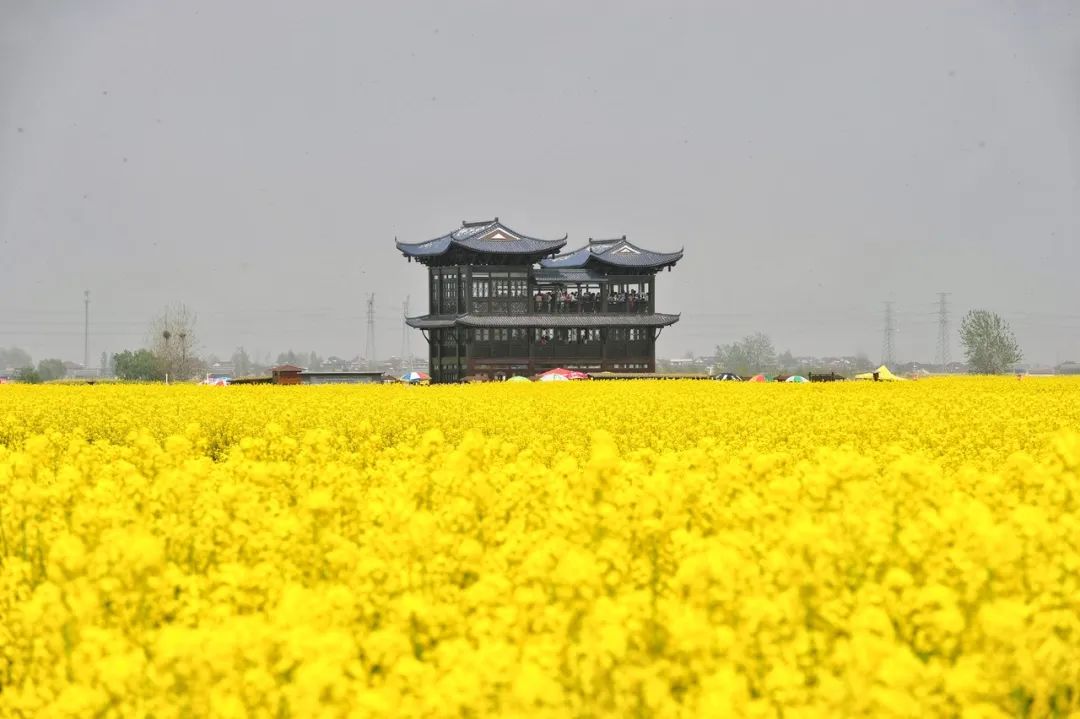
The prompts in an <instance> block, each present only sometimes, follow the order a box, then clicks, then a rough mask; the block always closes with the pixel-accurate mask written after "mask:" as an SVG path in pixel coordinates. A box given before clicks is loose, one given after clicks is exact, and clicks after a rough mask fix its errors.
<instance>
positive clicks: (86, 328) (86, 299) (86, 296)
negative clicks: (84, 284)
mask: <svg viewBox="0 0 1080 719" xmlns="http://www.w3.org/2000/svg"><path fill="white" fill-rule="evenodd" d="M83 305H84V309H85V313H84V315H83V361H82V366H83V369H90V290H83Z"/></svg>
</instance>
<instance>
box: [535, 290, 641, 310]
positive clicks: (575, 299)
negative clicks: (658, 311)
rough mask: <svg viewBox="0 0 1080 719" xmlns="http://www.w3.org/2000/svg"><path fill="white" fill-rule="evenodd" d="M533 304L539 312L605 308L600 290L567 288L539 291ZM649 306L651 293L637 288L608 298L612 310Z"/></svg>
mask: <svg viewBox="0 0 1080 719" xmlns="http://www.w3.org/2000/svg"><path fill="white" fill-rule="evenodd" d="M533 304H534V309H535V310H536V311H537V312H600V311H601V309H602V308H603V302H602V299H601V296H600V293H599V292H597V291H592V290H587V291H584V292H578V291H577V290H574V291H570V290H568V289H566V288H562V289H552V290H548V291H538V292H537V293H536V294H535V295H534V296H533ZM648 308H649V293H648V292H641V293H639V292H638V291H637V290H635V289H632V290H630V291H629V292H627V291H619V292H613V293H611V294H610V295H609V296H608V300H607V309H608V311H610V312H647V311H648Z"/></svg>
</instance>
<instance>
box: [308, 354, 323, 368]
mask: <svg viewBox="0 0 1080 719" xmlns="http://www.w3.org/2000/svg"><path fill="white" fill-rule="evenodd" d="M322 364H323V361H322V358H321V357H319V355H317V354H315V352H314V351H312V352H311V354H310V355H308V361H307V368H308V369H309V370H314V371H316V372H318V371H319V370H321V369H322V368H323V367H322Z"/></svg>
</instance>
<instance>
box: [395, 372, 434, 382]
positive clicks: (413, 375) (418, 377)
mask: <svg viewBox="0 0 1080 719" xmlns="http://www.w3.org/2000/svg"><path fill="white" fill-rule="evenodd" d="M430 379H431V375H429V374H428V373H427V372H409V373H407V374H404V375H402V376H401V381H402V382H427V381H429V380H430Z"/></svg>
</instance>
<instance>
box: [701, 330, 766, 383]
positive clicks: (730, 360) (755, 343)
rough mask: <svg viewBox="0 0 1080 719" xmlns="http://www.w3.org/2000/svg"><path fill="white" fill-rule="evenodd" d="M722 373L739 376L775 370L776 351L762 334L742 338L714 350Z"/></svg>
mask: <svg viewBox="0 0 1080 719" xmlns="http://www.w3.org/2000/svg"><path fill="white" fill-rule="evenodd" d="M716 356H717V360H718V361H719V363H720V366H721V368H722V369H723V371H726V372H735V373H737V374H741V375H747V374H754V373H757V372H768V371H770V370H773V369H775V368H776V350H775V349H773V344H772V340H770V339H769V336H768V335H766V334H765V333H763V332H757V333H755V334H752V335H747V336H746V337H743V338H742V339H741V340H739V341H738V342H734V343H732V344H730V345H725V346H721V347H717V348H716Z"/></svg>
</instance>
